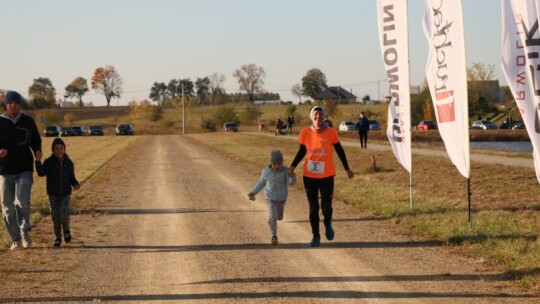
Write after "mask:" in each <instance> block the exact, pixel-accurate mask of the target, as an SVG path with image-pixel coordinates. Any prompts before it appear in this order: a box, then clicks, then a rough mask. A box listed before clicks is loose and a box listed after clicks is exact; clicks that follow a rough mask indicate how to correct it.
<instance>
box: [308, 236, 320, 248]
mask: <svg viewBox="0 0 540 304" xmlns="http://www.w3.org/2000/svg"><path fill="white" fill-rule="evenodd" d="M319 245H321V236H319V235H315V236H313V239H312V240H311V242H310V243H309V247H319Z"/></svg>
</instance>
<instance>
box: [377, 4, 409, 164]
mask: <svg viewBox="0 0 540 304" xmlns="http://www.w3.org/2000/svg"><path fill="white" fill-rule="evenodd" d="M377 16H378V21H379V41H380V44H381V51H382V56H383V61H384V65H385V68H386V74H387V75H388V82H389V84H390V94H391V100H390V104H389V105H388V120H387V121H388V127H387V129H386V135H387V136H388V139H389V140H390V144H391V145H392V150H393V151H394V155H395V156H396V158H397V160H398V162H399V163H400V164H401V165H402V166H403V167H404V168H405V169H406V170H407V171H409V173H410V172H411V170H412V164H411V105H410V103H411V95H410V93H409V91H410V88H409V42H408V24H407V1H404V0H378V1H377Z"/></svg>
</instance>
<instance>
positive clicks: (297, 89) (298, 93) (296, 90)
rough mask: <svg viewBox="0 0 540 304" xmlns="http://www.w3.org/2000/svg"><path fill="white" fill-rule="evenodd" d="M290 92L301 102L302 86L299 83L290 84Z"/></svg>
mask: <svg viewBox="0 0 540 304" xmlns="http://www.w3.org/2000/svg"><path fill="white" fill-rule="evenodd" d="M291 93H292V94H293V95H294V96H296V97H298V102H299V103H302V86H301V85H300V84H299V83H297V84H295V85H293V86H292V88H291Z"/></svg>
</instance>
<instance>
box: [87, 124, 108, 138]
mask: <svg viewBox="0 0 540 304" xmlns="http://www.w3.org/2000/svg"><path fill="white" fill-rule="evenodd" d="M87 133H88V135H89V136H103V134H105V132H104V131H103V128H102V127H101V126H97V125H95V126H89V127H88V130H87Z"/></svg>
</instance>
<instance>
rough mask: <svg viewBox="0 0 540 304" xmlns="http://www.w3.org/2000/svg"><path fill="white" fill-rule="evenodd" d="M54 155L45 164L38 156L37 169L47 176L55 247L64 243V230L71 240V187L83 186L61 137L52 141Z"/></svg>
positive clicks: (39, 173)
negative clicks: (77, 177) (76, 176)
mask: <svg viewBox="0 0 540 304" xmlns="http://www.w3.org/2000/svg"><path fill="white" fill-rule="evenodd" d="M52 151H53V153H52V155H51V156H49V157H48V158H47V159H46V160H45V162H44V163H43V164H41V157H39V158H36V171H37V174H38V175H39V176H47V195H49V208H50V210H51V217H52V220H53V225H54V235H55V236H56V239H55V240H54V247H60V244H62V231H63V232H64V240H65V241H66V243H69V242H70V241H71V232H70V230H69V213H70V211H69V199H70V195H71V187H73V189H75V190H77V189H79V188H80V187H81V186H80V184H79V182H78V181H77V179H76V178H75V167H74V165H73V161H71V159H70V158H69V156H68V155H67V154H66V144H65V143H64V141H63V140H62V139H61V138H55V139H54V140H53V143H52Z"/></svg>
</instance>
